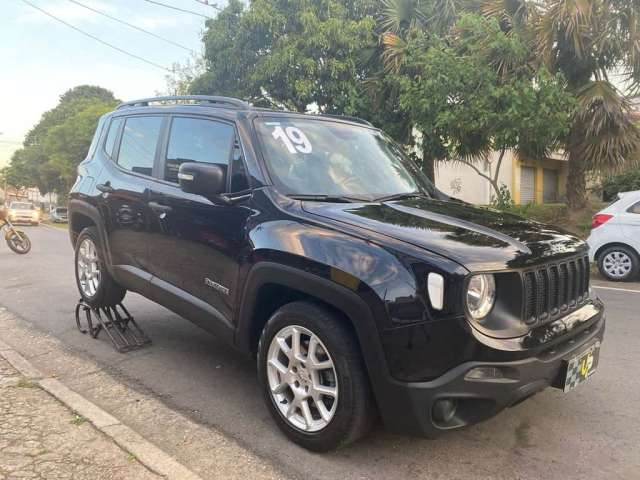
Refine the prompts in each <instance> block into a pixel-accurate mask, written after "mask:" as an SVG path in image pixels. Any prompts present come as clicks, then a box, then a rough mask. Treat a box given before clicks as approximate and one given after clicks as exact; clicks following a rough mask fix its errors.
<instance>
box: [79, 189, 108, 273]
mask: <svg viewBox="0 0 640 480" xmlns="http://www.w3.org/2000/svg"><path fill="white" fill-rule="evenodd" d="M68 208H69V236H70V239H71V245H72V246H73V247H74V248H75V246H76V242H77V240H78V235H80V232H82V230H84V229H85V228H87V227H96V229H97V230H98V237H99V240H100V246H101V248H103V249H104V253H105V259H106V260H107V268H108V269H109V271H110V272H111V265H112V262H111V251H110V249H109V243H108V241H107V234H106V230H105V226H104V222H103V220H102V216H101V215H100V212H99V210H98V209H97V208H96V207H95V206H93V205H91V204H89V203H86V202H83V201H81V200H76V199H73V200H70V201H69V205H68Z"/></svg>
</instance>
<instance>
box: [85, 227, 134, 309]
mask: <svg viewBox="0 0 640 480" xmlns="http://www.w3.org/2000/svg"><path fill="white" fill-rule="evenodd" d="M105 265H106V264H105V260H104V251H103V250H102V248H101V246H100V240H99V237H98V230H97V229H96V228H95V227H88V228H85V229H84V230H82V232H80V235H78V240H77V241H76V249H75V272H76V285H77V286H78V291H79V292H80V295H81V297H82V300H84V302H85V303H87V305H89V306H90V307H95V308H98V307H112V306H114V305H117V304H119V303H120V302H122V299H123V298H124V296H125V294H126V293H127V291H126V290H125V289H124V288H123V287H121V286H120V285H119V284H117V283H116V281H115V280H114V279H113V277H111V275H110V274H109V271H108V270H107V268H106V266H105Z"/></svg>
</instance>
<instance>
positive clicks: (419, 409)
mask: <svg viewBox="0 0 640 480" xmlns="http://www.w3.org/2000/svg"><path fill="white" fill-rule="evenodd" d="M604 330H605V317H604V312H602V311H601V312H600V313H599V314H598V316H597V318H595V319H594V321H592V322H589V326H588V327H586V328H584V329H582V330H581V331H580V332H578V333H576V334H575V335H572V336H571V337H570V338H569V339H567V340H565V341H563V342H561V343H557V344H554V345H553V347H550V348H549V349H547V350H544V351H542V352H541V353H539V354H538V355H536V356H532V357H530V358H526V359H522V360H517V361H505V362H476V361H471V362H466V363H463V364H461V365H459V366H457V367H455V368H453V369H452V370H449V371H448V372H447V373H445V374H444V375H442V376H440V377H438V378H437V379H435V380H432V381H428V382H412V383H402V382H398V381H395V380H390V381H389V383H388V384H387V387H388V388H385V394H384V398H381V399H379V400H378V403H379V405H380V410H381V415H382V417H383V420H384V422H385V424H386V426H387V428H389V429H391V430H394V431H398V432H402V433H409V434H415V435H421V436H427V437H436V436H438V435H439V434H441V433H442V432H444V431H446V430H451V429H455V428H459V427H463V426H466V425H471V424H474V423H477V422H480V421H482V420H486V419H488V418H490V417H492V416H494V415H496V414H497V413H498V412H500V411H501V410H503V409H505V408H507V407H510V406H513V405H515V404H517V403H519V402H521V401H523V400H525V399H527V398H528V397H530V396H532V395H534V394H536V393H538V392H540V391H541V390H543V389H545V388H547V387H549V386H554V387H559V388H561V387H562V386H563V384H564V377H565V373H566V364H565V362H564V360H565V359H567V358H569V357H571V356H573V355H575V354H577V353H580V352H581V351H583V350H585V349H586V348H588V347H589V346H590V345H592V344H594V343H596V342H598V341H602V338H603V336H604ZM477 368H485V369H499V370H500V371H501V372H502V378H495V377H494V378H483V379H469V378H467V374H468V373H469V372H470V371H471V370H474V369H477ZM439 400H445V401H447V400H451V401H452V402H453V404H455V413H453V414H451V415H450V416H449V417H447V415H444V416H443V415H442V409H440V408H439V407H440V406H442V405H447V404H446V403H443V402H440V403H439V405H438V406H436V408H435V410H436V413H435V414H434V406H435V405H436V403H437V402H438V401H439ZM449 405H451V404H449ZM390 407H391V408H390ZM438 411H439V412H438ZM443 418H444V419H445V420H443Z"/></svg>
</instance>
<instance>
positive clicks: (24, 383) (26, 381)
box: [16, 377, 37, 388]
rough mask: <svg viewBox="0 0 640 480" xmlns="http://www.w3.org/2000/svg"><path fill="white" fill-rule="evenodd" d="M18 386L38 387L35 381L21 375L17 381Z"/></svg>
mask: <svg viewBox="0 0 640 480" xmlns="http://www.w3.org/2000/svg"><path fill="white" fill-rule="evenodd" d="M16 387H19V388H36V387H37V385H36V384H35V383H34V382H32V381H31V380H29V379H28V378H24V377H20V379H18V382H17V383H16Z"/></svg>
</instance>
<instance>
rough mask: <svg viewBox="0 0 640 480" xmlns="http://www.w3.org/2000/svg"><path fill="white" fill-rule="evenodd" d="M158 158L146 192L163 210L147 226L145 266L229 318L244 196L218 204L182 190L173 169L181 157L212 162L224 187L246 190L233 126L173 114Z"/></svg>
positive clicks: (241, 239) (246, 211) (242, 237)
mask: <svg viewBox="0 0 640 480" xmlns="http://www.w3.org/2000/svg"><path fill="white" fill-rule="evenodd" d="M162 158H163V160H164V162H161V165H162V164H163V167H162V168H161V176H162V180H163V181H162V182H159V184H158V185H157V186H156V188H154V190H153V191H152V192H151V197H150V202H152V204H154V205H156V204H157V205H160V208H165V209H166V210H165V211H164V212H163V213H162V214H161V215H160V216H158V217H157V222H156V223H155V226H154V227H153V228H152V231H153V233H152V237H153V238H152V240H151V241H150V242H149V261H150V268H151V271H152V273H153V274H154V275H155V276H157V277H158V278H159V279H161V280H164V281H165V282H168V283H170V284H172V285H174V286H176V287H178V288H180V289H182V290H184V291H185V292H186V293H187V294H188V295H191V296H194V297H196V298H197V299H199V300H202V301H204V302H206V303H207V304H209V305H211V306H213V307H214V308H215V309H216V310H217V311H218V312H219V313H220V314H221V316H222V317H223V318H224V319H225V320H227V321H228V322H229V323H230V322H231V320H232V318H233V305H234V302H235V299H236V298H237V293H238V292H237V290H236V287H237V280H238V270H239V264H240V262H241V259H242V256H243V254H244V252H245V251H246V249H245V246H246V245H247V243H246V238H245V224H246V222H247V219H248V218H249V216H250V215H251V209H250V208H249V207H248V206H247V204H246V202H245V203H243V202H239V203H236V204H232V205H229V204H220V203H214V202H212V201H211V200H208V199H206V198H204V197H201V196H199V195H193V194H188V193H184V192H183V191H182V190H181V189H180V186H179V185H178V179H177V172H178V169H179V166H180V164H181V163H183V162H187V161H188V162H206V163H215V164H218V165H220V166H221V167H222V168H223V169H224V170H225V172H226V173H227V185H228V186H229V187H228V189H229V192H233V191H238V190H239V191H243V192H245V193H246V192H247V191H248V183H247V181H246V175H245V169H244V162H243V159H242V155H241V149H240V145H239V143H238V139H237V136H236V130H235V127H234V125H233V124H231V123H227V122H223V121H216V120H211V119H208V118H197V117H181V116H175V117H173V118H172V119H171V124H170V127H169V131H168V134H167V142H166V146H165V148H164V150H163V153H162ZM232 179H233V181H231V180H232ZM232 184H233V187H232ZM230 194H231V193H230Z"/></svg>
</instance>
